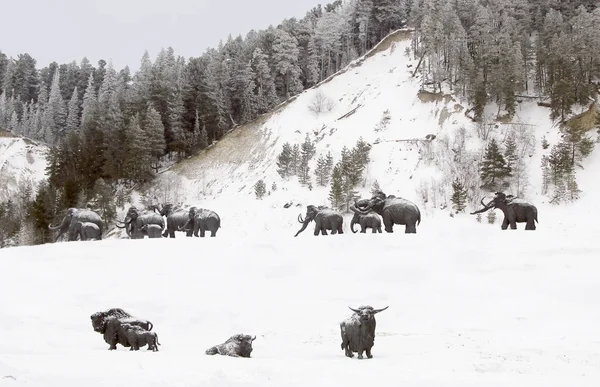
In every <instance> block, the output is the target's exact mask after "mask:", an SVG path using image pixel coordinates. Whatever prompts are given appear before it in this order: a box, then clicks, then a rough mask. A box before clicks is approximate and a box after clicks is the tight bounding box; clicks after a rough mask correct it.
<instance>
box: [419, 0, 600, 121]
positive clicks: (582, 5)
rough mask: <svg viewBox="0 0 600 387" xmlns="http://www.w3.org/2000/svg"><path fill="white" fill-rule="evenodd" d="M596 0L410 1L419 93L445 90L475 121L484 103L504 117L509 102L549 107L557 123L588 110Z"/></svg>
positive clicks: (596, 44)
mask: <svg viewBox="0 0 600 387" xmlns="http://www.w3.org/2000/svg"><path fill="white" fill-rule="evenodd" d="M597 7H598V1H596V0H570V1H558V0H413V1H412V4H411V7H410V10H409V16H410V24H411V25H412V26H414V28H415V30H416V34H414V35H413V39H414V40H413V53H414V54H415V56H417V57H419V58H421V59H422V63H421V65H420V67H419V71H421V73H422V74H423V78H422V82H423V85H424V86H432V87H433V88H434V91H437V90H440V89H441V87H442V85H448V86H449V87H450V88H452V89H453V90H454V91H456V92H459V93H461V94H462V95H463V96H466V97H468V99H469V100H470V102H471V103H472V105H473V106H474V116H475V119H480V118H481V115H482V113H483V109H484V107H485V106H486V104H487V103H490V102H494V103H497V104H498V113H499V115H500V113H504V114H506V115H509V116H511V115H512V114H513V113H514V112H515V107H516V104H517V96H518V95H520V94H527V95H533V96H535V95H538V96H541V97H543V99H544V100H549V105H550V109H551V118H552V119H560V120H564V119H565V117H566V116H567V115H568V114H569V113H571V111H572V107H573V106H574V105H575V104H583V105H588V104H589V102H590V98H592V97H593V96H594V95H596V94H597V86H596V85H595V84H594V82H595V81H597V79H598V78H599V77H600V29H599V28H598V27H597V26H598V25H600V9H598V8H597Z"/></svg>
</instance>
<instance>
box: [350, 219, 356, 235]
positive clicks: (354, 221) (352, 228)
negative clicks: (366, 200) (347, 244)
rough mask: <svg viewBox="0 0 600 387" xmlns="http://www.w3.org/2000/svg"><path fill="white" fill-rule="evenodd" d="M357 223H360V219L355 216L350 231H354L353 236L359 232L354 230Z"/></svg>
mask: <svg viewBox="0 0 600 387" xmlns="http://www.w3.org/2000/svg"><path fill="white" fill-rule="evenodd" d="M356 223H358V219H356V216H354V217H353V218H352V221H351V222H350V230H351V231H352V233H353V234H356V233H357V232H358V231H356V230H355V229H354V225H355V224H356Z"/></svg>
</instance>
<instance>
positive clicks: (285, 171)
mask: <svg viewBox="0 0 600 387" xmlns="http://www.w3.org/2000/svg"><path fill="white" fill-rule="evenodd" d="M277 173H279V175H280V176H281V177H282V178H284V179H287V178H288V177H289V176H291V175H292V174H293V169H292V147H291V145H290V143H289V142H286V143H285V144H283V150H282V151H281V153H280V154H279V156H277Z"/></svg>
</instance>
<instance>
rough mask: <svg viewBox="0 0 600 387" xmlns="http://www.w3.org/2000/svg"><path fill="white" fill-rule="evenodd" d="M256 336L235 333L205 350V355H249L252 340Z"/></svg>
mask: <svg viewBox="0 0 600 387" xmlns="http://www.w3.org/2000/svg"><path fill="white" fill-rule="evenodd" d="M254 340H256V336H254V337H252V336H250V335H244V334H237V335H233V336H231V337H230V338H229V339H227V341H226V342H224V343H222V344H217V345H215V346H214V347H210V348H209V349H207V350H206V352H205V353H206V354H207V355H217V354H218V355H226V356H233V357H250V354H251V353H252V342H253V341H254Z"/></svg>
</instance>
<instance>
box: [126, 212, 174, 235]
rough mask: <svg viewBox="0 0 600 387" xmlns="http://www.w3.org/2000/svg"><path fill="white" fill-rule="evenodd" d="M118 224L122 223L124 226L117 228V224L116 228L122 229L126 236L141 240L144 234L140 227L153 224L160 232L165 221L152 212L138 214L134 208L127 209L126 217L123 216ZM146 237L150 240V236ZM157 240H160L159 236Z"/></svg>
mask: <svg viewBox="0 0 600 387" xmlns="http://www.w3.org/2000/svg"><path fill="white" fill-rule="evenodd" d="M117 222H119V221H117ZM120 223H122V224H123V225H124V226H119V225H118V224H117V227H118V228H124V229H125V231H126V232H127V235H128V236H129V237H130V238H131V239H143V238H144V236H145V234H144V231H143V230H142V227H143V226H144V225H147V224H155V225H158V226H160V230H161V232H162V230H163V228H165V221H164V220H163V217H162V216H160V215H159V214H157V213H156V212H154V211H152V212H150V211H145V212H143V213H140V212H139V210H138V209H137V208H136V207H129V210H128V211H127V215H125V220H124V221H123V222H120ZM148 237H149V238H152V236H150V235H148ZM158 238H160V235H158Z"/></svg>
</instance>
